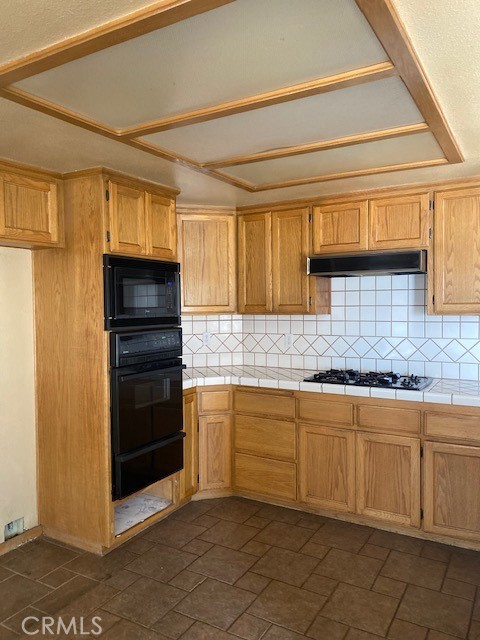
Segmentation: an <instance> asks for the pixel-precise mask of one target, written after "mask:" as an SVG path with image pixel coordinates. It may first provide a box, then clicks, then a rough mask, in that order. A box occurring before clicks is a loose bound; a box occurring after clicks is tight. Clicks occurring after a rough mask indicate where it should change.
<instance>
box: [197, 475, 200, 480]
mask: <svg viewBox="0 0 480 640" xmlns="http://www.w3.org/2000/svg"><path fill="white" fill-rule="evenodd" d="M197 482H200V474H198V476H197Z"/></svg>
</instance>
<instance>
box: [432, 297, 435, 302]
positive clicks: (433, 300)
mask: <svg viewBox="0 0 480 640" xmlns="http://www.w3.org/2000/svg"><path fill="white" fill-rule="evenodd" d="M432 304H435V296H432Z"/></svg>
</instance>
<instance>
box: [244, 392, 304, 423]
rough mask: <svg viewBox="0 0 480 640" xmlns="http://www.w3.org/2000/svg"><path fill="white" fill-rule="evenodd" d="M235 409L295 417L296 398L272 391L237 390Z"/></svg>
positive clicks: (282, 416) (267, 414)
mask: <svg viewBox="0 0 480 640" xmlns="http://www.w3.org/2000/svg"><path fill="white" fill-rule="evenodd" d="M235 411H239V412H240V413H255V414H257V413H258V414H263V415H266V416H278V417H280V418H292V419H293V418H295V398H294V397H293V395H292V396H282V395H275V394H273V393H272V394H270V393H255V392H249V391H237V392H236V393H235Z"/></svg>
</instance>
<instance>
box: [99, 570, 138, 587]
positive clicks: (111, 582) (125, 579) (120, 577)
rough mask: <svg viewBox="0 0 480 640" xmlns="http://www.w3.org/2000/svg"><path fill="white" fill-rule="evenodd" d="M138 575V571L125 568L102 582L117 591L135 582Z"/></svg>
mask: <svg viewBox="0 0 480 640" xmlns="http://www.w3.org/2000/svg"><path fill="white" fill-rule="evenodd" d="M139 577H140V576H139V575H138V573H133V571H127V569H122V570H121V571H119V572H118V573H116V574H115V575H114V576H112V577H111V578H109V579H108V580H105V582H104V584H106V585H108V586H109V587H113V588H114V589H117V590H118V591H122V590H123V589H126V588H127V587H129V586H130V585H131V584H133V583H134V582H136V581H137V580H138V579H139Z"/></svg>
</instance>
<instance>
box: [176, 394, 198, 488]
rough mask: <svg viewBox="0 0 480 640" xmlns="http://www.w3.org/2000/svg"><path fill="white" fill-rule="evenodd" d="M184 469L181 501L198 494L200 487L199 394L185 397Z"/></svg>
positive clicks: (181, 478) (181, 483) (181, 479)
mask: <svg viewBox="0 0 480 640" xmlns="http://www.w3.org/2000/svg"><path fill="white" fill-rule="evenodd" d="M183 430H184V431H185V434H186V435H185V438H184V440H183V456H184V461H183V469H182V471H181V472H180V499H181V500H183V499H184V498H188V497H189V496H192V495H193V494H194V493H196V492H197V486H198V414H197V394H196V393H195V392H193V393H188V394H185V395H184V396H183Z"/></svg>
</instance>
